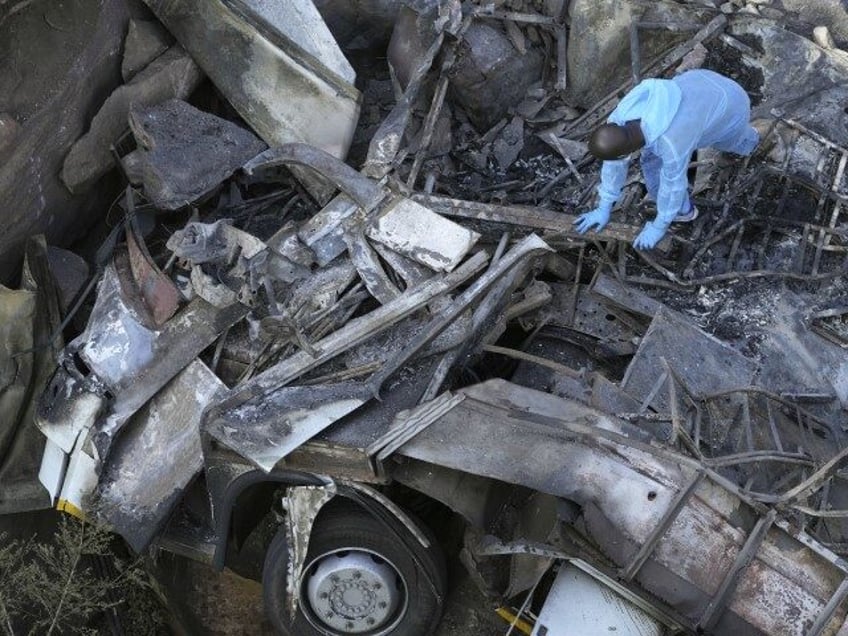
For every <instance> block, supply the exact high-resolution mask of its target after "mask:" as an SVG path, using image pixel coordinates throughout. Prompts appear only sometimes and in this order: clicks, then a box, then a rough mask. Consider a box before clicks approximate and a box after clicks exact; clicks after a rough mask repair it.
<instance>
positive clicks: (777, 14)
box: [750, 5, 786, 20]
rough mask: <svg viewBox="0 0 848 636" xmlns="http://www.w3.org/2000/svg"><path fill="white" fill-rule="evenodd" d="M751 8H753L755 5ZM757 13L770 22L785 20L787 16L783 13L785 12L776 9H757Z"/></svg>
mask: <svg viewBox="0 0 848 636" xmlns="http://www.w3.org/2000/svg"><path fill="white" fill-rule="evenodd" d="M750 6H752V7H753V6H755V5H750ZM757 12H758V13H759V14H760V15H761V16H763V17H764V18H768V19H769V20H783V19H784V18H785V17H786V14H785V13H783V11H781V10H780V9H775V8H774V7H757Z"/></svg>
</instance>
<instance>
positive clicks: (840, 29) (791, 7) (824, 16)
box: [779, 0, 848, 48]
mask: <svg viewBox="0 0 848 636" xmlns="http://www.w3.org/2000/svg"><path fill="white" fill-rule="evenodd" d="M779 4H780V7H781V9H783V10H784V11H785V12H786V13H787V14H788V15H790V16H793V17H794V18H797V19H798V20H800V21H802V22H804V23H806V24H807V25H808V26H809V27H815V26H817V25H820V24H826V25H827V27H828V30H829V31H830V33H831V36H832V37H833V39H834V41H835V42H836V45H837V46H839V47H840V48H846V47H848V5H846V3H845V2H834V0H781V2H780V3H779Z"/></svg>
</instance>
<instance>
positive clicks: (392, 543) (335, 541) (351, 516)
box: [262, 501, 447, 636]
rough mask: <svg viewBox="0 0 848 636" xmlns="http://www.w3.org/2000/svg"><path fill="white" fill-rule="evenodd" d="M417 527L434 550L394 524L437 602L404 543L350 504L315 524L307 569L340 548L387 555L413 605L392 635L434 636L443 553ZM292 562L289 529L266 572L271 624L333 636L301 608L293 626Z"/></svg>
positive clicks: (301, 634)
mask: <svg viewBox="0 0 848 636" xmlns="http://www.w3.org/2000/svg"><path fill="white" fill-rule="evenodd" d="M414 521H416V525H417V526H418V527H419V528H420V529H421V530H422V531H423V532H424V533H425V535H426V536H427V538H428V539H429V541H430V547H429V548H424V546H422V545H421V543H420V542H419V541H418V540H417V539H415V538H414V537H413V536H412V535H411V533H410V532H409V530H408V529H407V528H406V526H404V525H403V524H402V523H400V521H398V520H397V519H395V518H393V517H392V518H391V520H390V523H391V524H392V525H393V527H394V528H395V530H396V531H397V532H399V533H402V534H405V535H406V537H407V543H408V544H409V545H410V546H411V547H412V549H413V550H414V551H415V552H416V554H417V556H418V559H419V561H420V562H421V564H422V565H423V566H424V568H426V570H427V574H429V576H430V578H431V580H432V581H433V583H434V586H435V588H436V590H437V592H438V598H437V597H436V596H435V595H434V594H433V590H432V588H431V586H430V583H428V581H427V578H426V576H427V574H425V573H424V572H420V571H418V568H417V565H416V563H415V560H414V559H413V558H412V556H411V555H410V554H409V552H408V549H407V547H406V545H404V544H403V543H402V542H401V540H400V538H398V537H396V536H395V535H394V533H392V532H389V530H388V529H387V528H386V527H385V524H384V523H383V522H382V521H381V520H378V519H375V518H374V517H373V516H372V515H371V514H370V513H369V512H367V511H365V510H363V509H362V508H360V507H359V506H358V505H356V504H353V503H349V502H345V501H341V502H338V503H336V502H333V503H331V504H327V507H326V508H325V509H324V510H322V511H321V513H320V514H319V516H318V518H317V520H316V525H315V527H314V528H313V530H312V536H311V538H310V541H309V550H308V553H307V557H306V562H307V563H308V562H309V561H311V560H312V559H313V558H314V556H315V555H318V554H321V553H323V552H328V551H332V550H335V549H337V548H339V547H361V548H366V549H369V550H372V551H374V552H377V553H378V554H381V555H383V556H384V557H385V558H386V560H388V561H390V562H391V563H392V564H393V565H394V566H395V567H396V568H397V569H398V570H399V571H400V573H401V575H402V576H403V578H404V580H405V581H406V584H407V588H408V593H409V605H408V607H407V610H406V615H405V616H404V618H403V619H402V620H401V622H400V623H398V625H397V626H396V627H395V628H394V629H393V630H392V631H391V632H389V634H391V635H392V636H429V635H430V634H432V633H433V632H434V631H435V630H436V628H437V627H438V625H439V621H440V620H441V616H442V612H443V610H444V599H445V593H446V589H447V568H446V566H445V558H444V553H443V552H442V549H441V547H440V546H439V544H438V543H437V541H436V539H435V537H434V536H433V533H432V531H430V529H429V528H427V527H426V526H425V525H423V524H421V523H418V520H417V519H416V520H414ZM288 560H289V557H288V538H287V537H286V529H285V527H281V528H280V530H279V531H278V532H277V534H276V535H275V536H274V538H273V539H272V541H271V544H270V545H269V547H268V551H267V552H266V554H265V562H264V566H263V568H262V592H263V597H264V602H265V612H266V614H267V616H268V618H269V620H270V621H271V623H272V624H273V625H274V628H275V629H276V630H277V631H278V632H279V633H280V634H283V635H284V636H326V634H332V632H327V633H326V634H325V633H324V632H321V631H319V630H317V629H315V628H314V627H313V626H312V625H311V624H310V623H309V621H308V620H307V619H306V616H304V614H303V611H302V610H301V608H298V611H297V614H296V616H295V619H294V621H293V622H292V621H290V620H289V611H288V598H287V597H288V595H287V590H286V578H287V570H288Z"/></svg>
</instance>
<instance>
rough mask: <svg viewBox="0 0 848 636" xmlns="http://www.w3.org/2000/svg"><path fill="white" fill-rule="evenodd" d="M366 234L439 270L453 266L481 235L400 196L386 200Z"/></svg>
mask: <svg viewBox="0 0 848 636" xmlns="http://www.w3.org/2000/svg"><path fill="white" fill-rule="evenodd" d="M366 234H367V235H368V237H369V238H370V239H373V240H374V241H377V242H378V243H382V244H383V245H385V246H386V247H388V248H390V249H393V250H394V251H396V252H398V253H400V254H403V255H404V256H408V257H409V258H411V259H413V260H415V261H417V262H419V263H421V264H422V265H426V266H427V267H429V268H431V269H434V270H436V271H438V272H449V271H451V270H452V269H453V268H454V267H456V266H457V265H458V264H459V262H460V261H461V260H462V259H463V258H464V257H465V255H466V254H468V252H469V251H470V250H471V248H472V247H473V246H474V244H475V243H476V242H477V239H479V238H480V235H479V234H477V232H473V231H471V230H469V229H468V228H465V227H463V226H461V225H459V224H457V223H454V222H453V221H450V220H448V219H446V218H444V217H443V216H440V215H438V214H436V213H435V212H433V211H432V210H430V209H429V208H426V207H424V206H423V205H421V204H420V203H416V202H415V201H412V200H410V199H406V198H403V197H399V198H397V199H395V200H394V201H392V202H391V203H389V204H388V205H387V206H386V208H385V209H384V210H383V212H382V213H381V214H380V216H379V217H378V218H377V219H376V220H375V221H374V222H373V223H372V224H371V225H370V226H369V227H368V229H367V230H366Z"/></svg>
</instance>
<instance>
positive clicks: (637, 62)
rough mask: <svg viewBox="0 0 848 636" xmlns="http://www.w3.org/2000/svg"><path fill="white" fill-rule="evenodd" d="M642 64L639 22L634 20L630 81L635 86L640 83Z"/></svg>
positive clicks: (631, 35) (632, 23) (631, 41)
mask: <svg viewBox="0 0 848 636" xmlns="http://www.w3.org/2000/svg"><path fill="white" fill-rule="evenodd" d="M641 66H642V63H641V59H640V56H639V23H638V22H637V21H636V20H633V21H632V22H631V23H630V81H631V82H633V86H636V84H638V83H639V81H640V77H639V71H640V68H641Z"/></svg>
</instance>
